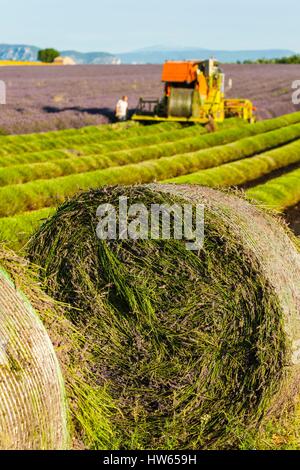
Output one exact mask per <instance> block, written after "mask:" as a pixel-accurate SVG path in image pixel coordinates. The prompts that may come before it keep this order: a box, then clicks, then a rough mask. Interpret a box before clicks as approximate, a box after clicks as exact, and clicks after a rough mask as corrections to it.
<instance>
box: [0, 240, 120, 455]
mask: <svg viewBox="0 0 300 470" xmlns="http://www.w3.org/2000/svg"><path fill="white" fill-rule="evenodd" d="M0 266H1V271H0V289H1V296H0V321H1V324H0V346H1V347H0V448H1V449H66V448H73V449H114V448H115V447H116V445H117V444H116V443H115V436H114V430H113V429H112V428H111V424H110V414H111V413H112V411H113V412H114V414H116V413H118V410H116V409H115V407H114V404H113V403H111V400H110V399H109V397H108V395H107V393H106V390H105V389H104V388H103V387H101V386H99V384H98V377H97V374H96V373H95V372H94V370H93V362H92V361H91V357H92V354H93V351H94V344H93V343H91V341H90V338H89V336H88V335H86V334H85V331H84V330H81V331H79V330H78V329H77V328H76V327H75V326H74V325H73V324H72V323H71V322H70V321H69V320H68V319H67V317H66V312H67V309H68V306H67V305H60V304H58V303H56V302H55V301H54V300H53V299H51V298H50V297H48V296H47V295H46V294H45V293H44V292H43V291H42V290H41V287H40V282H39V280H38V278H37V273H36V271H35V269H34V267H33V266H31V265H30V264H29V263H28V261H27V260H25V259H23V258H20V257H19V256H17V255H16V254H15V253H14V252H12V251H10V250H8V249H7V248H4V247H3V246H2V245H0ZM3 270H5V271H3ZM3 273H5V274H3ZM6 273H9V278H8V277H7V274H6ZM25 296H26V297H25ZM29 302H30V303H29ZM87 327H88V328H89V329H92V328H93V325H92V324H91V323H89V322H88V323H87ZM49 338H50V339H49ZM50 340H51V341H50ZM51 342H52V344H51ZM52 345H53V346H52ZM53 347H54V349H55V352H54V349H53ZM55 354H56V355H55ZM56 356H57V358H58V359H57V358H56ZM58 360H59V364H60V366H59V365H58ZM61 371H62V373H61ZM62 377H63V379H62Z"/></svg>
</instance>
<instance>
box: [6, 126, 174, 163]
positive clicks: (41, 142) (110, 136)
mask: <svg viewBox="0 0 300 470" xmlns="http://www.w3.org/2000/svg"><path fill="white" fill-rule="evenodd" d="M180 127H181V125H180V124H178V123H173V122H164V123H161V124H156V125H153V126H147V127H144V126H134V127H132V128H129V129H124V130H123V131H122V132H121V131H120V132H112V131H109V132H108V133H103V132H101V131H99V130H98V129H95V131H94V132H89V133H86V134H82V133H80V132H78V133H75V134H74V135H71V136H70V135H68V134H67V135H64V131H61V132H60V134H59V135H58V136H57V137H56V138H53V136H52V135H51V136H50V137H49V138H47V136H46V135H42V138H41V137H40V134H32V139H31V140H29V141H28V142H25V143H15V142H8V143H7V144H5V142H4V141H3V142H2V141H1V147H0V156H5V155H9V154H12V153H14V154H15V153H22V152H38V151H43V150H53V149H59V148H66V147H67V148H68V147H69V146H71V145H84V144H85V145H87V144H91V143H99V142H103V141H106V140H115V139H116V138H119V139H123V138H125V137H130V136H131V137H132V136H138V135H141V134H142V135H145V134H151V135H152V134H156V133H158V132H168V131H169V130H172V129H176V128H180ZM3 139H5V137H4V138H3Z"/></svg>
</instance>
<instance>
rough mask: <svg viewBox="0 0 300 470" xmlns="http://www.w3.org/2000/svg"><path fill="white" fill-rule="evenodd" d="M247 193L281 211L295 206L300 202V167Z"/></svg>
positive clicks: (250, 196)
mask: <svg viewBox="0 0 300 470" xmlns="http://www.w3.org/2000/svg"><path fill="white" fill-rule="evenodd" d="M246 195H247V197H248V198H249V199H252V200H255V201H257V202H259V203H260V204H261V205H263V206H265V207H266V208H268V209H273V210H275V211H279V212H282V211H284V210H285V209H287V208H288V207H292V206H295V205H296V204H298V202H300V168H298V169H297V170H294V171H290V172H288V173H286V174H284V175H283V176H279V177H278V178H273V179H271V180H269V181H267V182H266V183H264V184H260V185H258V186H255V187H254V188H251V189H248V190H247V191H246Z"/></svg>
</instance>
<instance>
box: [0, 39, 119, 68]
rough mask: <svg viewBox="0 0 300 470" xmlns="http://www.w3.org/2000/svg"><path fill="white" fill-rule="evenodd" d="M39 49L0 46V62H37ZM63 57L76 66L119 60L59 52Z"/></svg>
mask: <svg viewBox="0 0 300 470" xmlns="http://www.w3.org/2000/svg"><path fill="white" fill-rule="evenodd" d="M40 49H41V48H40V47H36V46H27V45H12V44H0V60H15V61H30V62H35V61H36V60H37V55H38V51H39V50H40ZM60 55H61V56H63V57H72V59H74V61H75V62H76V63H77V64H115V63H119V62H120V59H119V58H118V57H116V56H114V55H113V54H110V53H109V52H86V53H84V52H77V51H61V52H60Z"/></svg>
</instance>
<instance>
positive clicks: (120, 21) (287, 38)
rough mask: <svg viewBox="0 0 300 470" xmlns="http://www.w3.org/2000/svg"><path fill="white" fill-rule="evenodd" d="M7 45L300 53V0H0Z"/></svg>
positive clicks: (1, 37)
mask: <svg viewBox="0 0 300 470" xmlns="http://www.w3.org/2000/svg"><path fill="white" fill-rule="evenodd" d="M0 12H1V13H0V15H1V16H0V43H14V44H16V43H25V44H32V45H37V46H40V47H46V46H53V47H57V48H58V49H61V50H62V49H77V50H79V51H101V50H102V51H108V52H124V51H129V50H133V49H139V48H143V47H148V46H153V45H156V44H163V45H167V46H182V47H185V46H193V47H203V48H208V49H227V50H228V49H270V48H272V49H278V48H280V49H292V50H295V51H296V52H300V32H299V31H300V28H299V18H300V2H299V0H285V1H280V2H279V1H278V0H250V1H248V2H247V3H246V2H245V1H243V0H205V1H203V0H185V1H182V0H0Z"/></svg>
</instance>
